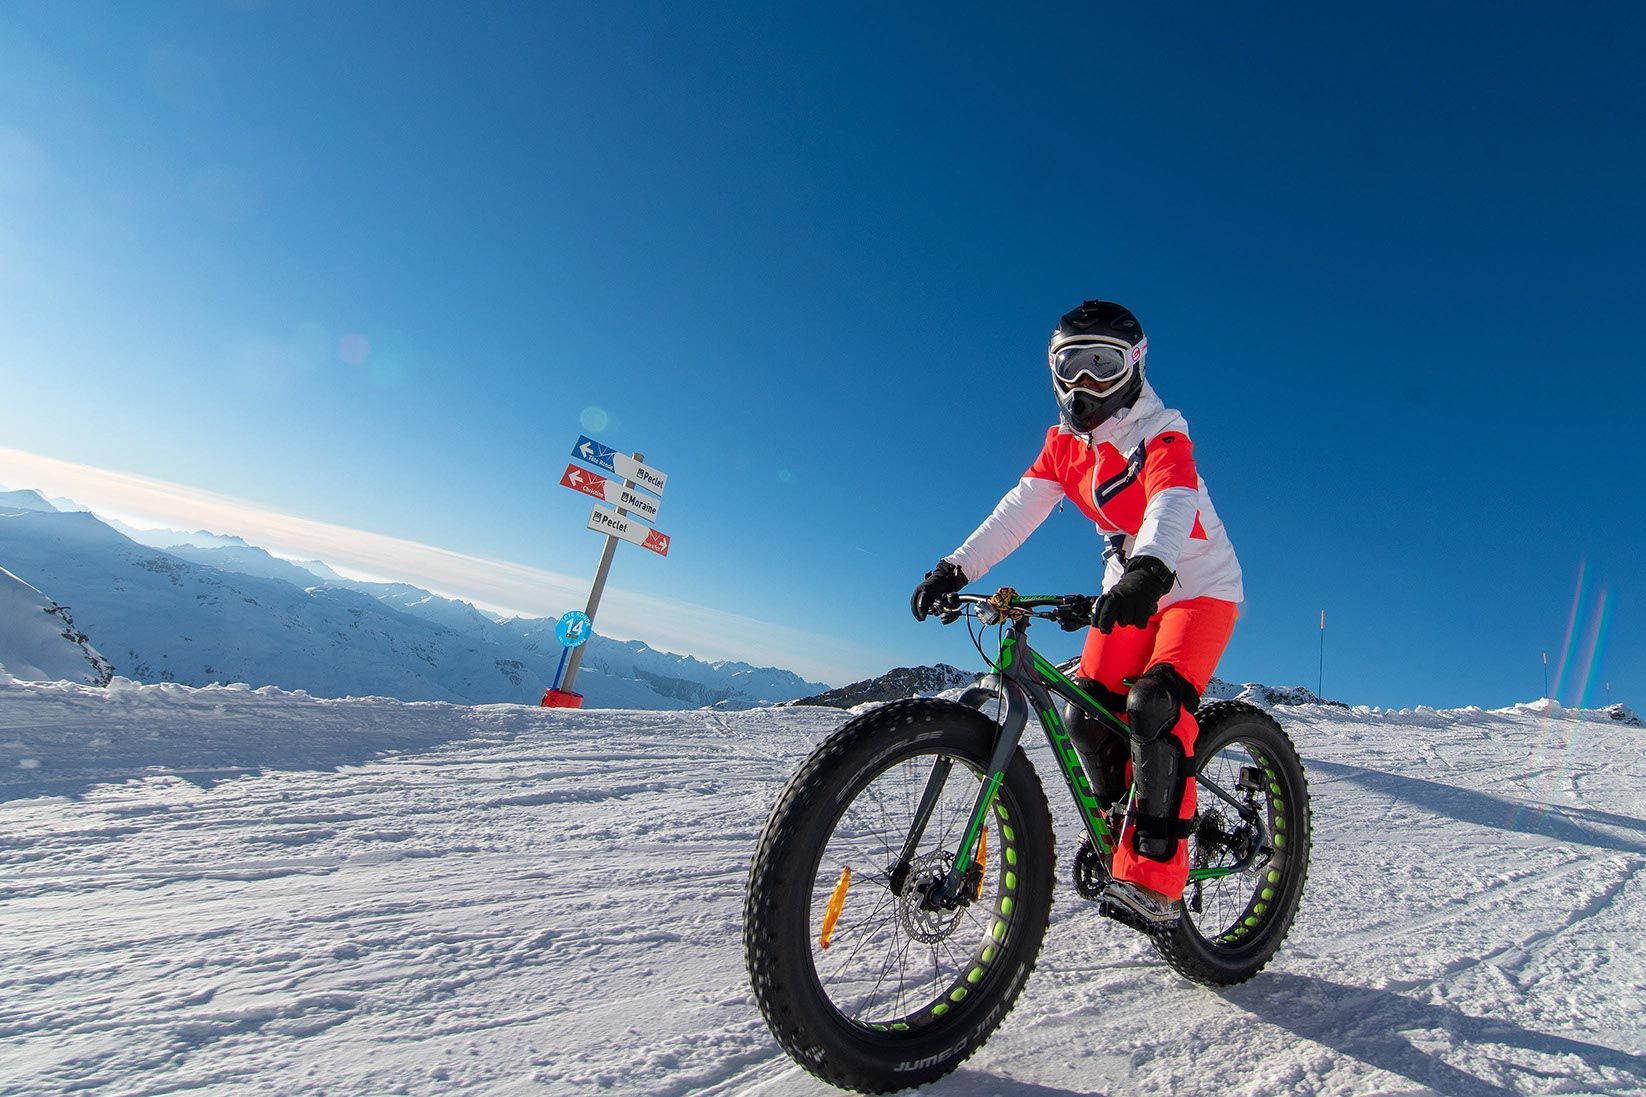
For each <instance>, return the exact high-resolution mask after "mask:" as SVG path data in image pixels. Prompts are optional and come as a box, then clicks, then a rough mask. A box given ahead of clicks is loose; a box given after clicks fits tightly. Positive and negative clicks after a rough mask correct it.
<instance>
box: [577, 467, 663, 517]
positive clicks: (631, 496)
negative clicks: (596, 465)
mask: <svg viewBox="0 0 1646 1097" xmlns="http://www.w3.org/2000/svg"><path fill="white" fill-rule="evenodd" d="M560 483H561V485H562V486H564V487H568V488H571V489H572V490H573V491H580V492H582V493H583V494H584V495H592V496H594V497H595V498H596V499H604V500H605V501H606V502H608V503H616V504H617V505H618V506H620V507H623V508H624V509H625V510H632V511H634V512H635V513H636V514H638V515H639V516H640V517H642V518H644V519H645V520H646V521H648V522H655V521H657V500H655V499H653V498H651V497H650V496H648V495H645V494H643V493H641V492H638V491H634V490H632V489H631V488H628V487H626V486H624V485H623V484H622V483H620V482H619V481H617V480H612V479H609V478H607V477H605V476H601V475H600V474H599V473H596V472H590V471H589V470H588V469H581V468H578V467H577V466H576V465H567V466H566V471H565V472H564V473H562V474H561V476H560Z"/></svg>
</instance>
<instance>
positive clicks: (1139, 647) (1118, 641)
mask: <svg viewBox="0 0 1646 1097" xmlns="http://www.w3.org/2000/svg"><path fill="white" fill-rule="evenodd" d="M1239 614H1240V609H1239V607H1238V606H1236V605H1235V603H1233V602H1226V601H1224V600H1223V599H1221V598H1190V599H1188V600H1187V601H1183V602H1174V603H1173V604H1172V605H1169V606H1167V607H1166V608H1165V609H1163V610H1161V611H1160V612H1159V613H1157V614H1155V615H1154V616H1153V617H1151V618H1150V619H1149V623H1148V624H1147V625H1145V626H1144V627H1142V628H1125V627H1122V628H1117V629H1115V630H1114V631H1113V632H1111V633H1109V634H1108V635H1106V636H1105V635H1104V634H1103V633H1101V632H1098V631H1097V630H1096V629H1095V628H1094V629H1092V630H1091V631H1090V632H1088V633H1087V634H1086V648H1085V650H1084V651H1082V652H1081V653H1080V671H1079V673H1080V674H1082V675H1084V676H1085V677H1087V678H1096V679H1097V680H1098V681H1099V682H1102V683H1103V685H1104V686H1105V687H1107V688H1109V689H1111V690H1113V691H1114V692H1116V693H1119V694H1121V695H1124V694H1125V693H1126V688H1127V686H1126V683H1127V680H1128V679H1133V678H1136V677H1137V676H1138V675H1140V674H1142V673H1143V672H1144V671H1146V670H1148V669H1149V668H1150V667H1153V666H1158V665H1160V664H1161V663H1170V664H1171V666H1172V669H1174V670H1176V671H1177V672H1178V673H1179V674H1181V675H1182V676H1183V677H1184V678H1186V679H1188V681H1189V684H1190V685H1192V686H1194V688H1195V691H1196V692H1197V693H1205V692H1206V685H1207V683H1209V682H1210V681H1211V678H1212V671H1213V670H1215V669H1216V668H1217V661H1218V659H1219V658H1221V657H1222V655H1223V649H1224V648H1226V647H1228V645H1229V637H1230V636H1231V635H1233V634H1234V625H1235V618H1236V617H1237V616H1239ZM1199 732H1200V725H1199V724H1197V723H1195V718H1194V716H1193V715H1192V714H1191V713H1190V712H1189V711H1188V710H1187V709H1184V710H1183V711H1182V712H1181V713H1180V714H1179V715H1178V719H1177V724H1176V726H1174V727H1173V728H1172V734H1173V735H1175V736H1177V739H1178V741H1179V742H1180V743H1182V744H1183V755H1184V757H1185V758H1186V759H1187V761H1186V763H1185V765H1186V766H1187V767H1188V770H1189V771H1192V770H1193V768H1194V744H1195V736H1196V735H1198V734H1199ZM1194 813H1195V783H1194V779H1193V778H1189V779H1188V780H1187V781H1186V782H1185V783H1184V788H1183V808H1182V810H1181V811H1180V812H1179V813H1178V817H1179V818H1181V819H1193V818H1194ZM1114 874H1115V875H1116V876H1118V877H1119V878H1120V879H1122V880H1130V881H1131V882H1132V883H1134V884H1142V885H1143V886H1144V887H1146V888H1152V889H1153V890H1155V891H1158V892H1161V893H1162V894H1164V895H1169V896H1171V897H1173V898H1176V897H1177V896H1179V895H1182V894H1183V886H1184V885H1185V884H1186V883H1188V881H1189V849H1188V843H1187V842H1179V843H1178V844H1177V854H1176V856H1174V857H1173V858H1172V859H1171V860H1170V861H1155V860H1151V859H1150V858H1148V857H1144V856H1141V855H1140V854H1138V853H1137V852H1136V851H1135V850H1133V849H1132V843H1131V841H1130V840H1129V839H1128V840H1127V841H1124V842H1121V843H1120V844H1119V845H1117V846H1116V847H1115V851H1114Z"/></svg>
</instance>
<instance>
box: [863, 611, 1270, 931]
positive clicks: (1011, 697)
mask: <svg viewBox="0 0 1646 1097" xmlns="http://www.w3.org/2000/svg"><path fill="white" fill-rule="evenodd" d="M1004 593H1005V592H1004V591H1003V592H1002V594H1004ZM1022 601H1024V602H1044V601H1047V600H1046V599H1040V598H1024V599H1022ZM1028 627H1029V615H1028V614H1023V615H1021V616H1018V617H1016V618H1014V619H1013V620H1012V621H1011V624H1010V632H1009V633H1008V634H1007V635H1006V636H1004V637H1003V638H1002V639H1001V643H1000V654H999V655H998V656H997V657H996V659H995V663H994V667H993V671H994V674H993V675H992V677H994V678H995V680H996V682H997V686H996V687H995V688H990V687H988V686H978V687H974V688H973V689H972V690H969V691H968V692H967V694H966V695H965V696H963V697H962V698H961V700H962V703H969V704H972V705H973V706H974V707H977V706H979V705H980V703H983V704H986V703H988V701H989V700H991V699H997V698H998V699H1003V700H1004V702H1005V706H1006V711H1005V714H1004V716H1003V717H1002V718H1001V720H1000V736H999V738H997V739H996V740H995V748H994V752H993V754H992V755H991V756H990V759H989V771H988V773H987V774H985V775H984V779H983V787H982V788H981V789H980V790H979V791H978V796H977V801H976V804H975V806H974V807H973V808H972V813H971V817H970V820H969V821H968V823H967V825H966V829H965V832H964V837H963V838H962V839H961V843H960V848H959V849H958V850H956V851H955V857H954V862H953V864H952V865H951V866H950V869H949V873H948V876H947V878H946V879H945V880H944V882H943V887H942V889H941V891H937V892H934V894H933V896H932V898H933V900H934V901H941V902H946V903H954V902H956V901H958V898H959V896H960V894H961V891H962V888H963V886H964V884H965V880H966V876H967V874H968V873H969V872H970V871H971V868H972V865H973V863H974V861H975V859H976V851H977V841H978V834H979V832H980V831H981V830H982V828H983V826H984V823H985V822H986V820H987V818H988V814H989V810H990V808H991V807H992V806H993V805H994V798H995V794H996V793H997V792H998V791H999V789H1000V783H1001V782H1002V781H1004V780H1005V778H1006V767H1007V765H1009V764H1010V762H1011V759H1012V753H1013V752H1014V751H1015V750H1016V749H1017V745H1018V743H1019V742H1020V741H1021V740H1022V737H1023V731H1024V729H1025V728H1026V727H1027V726H1028V714H1029V712H1030V711H1033V713H1034V714H1035V716H1036V717H1037V718H1038V719H1039V721H1040V726H1041V729H1042V730H1043V731H1045V733H1046V739H1047V741H1048V742H1049V743H1050V744H1051V748H1052V755H1053V757H1055V758H1056V759H1057V763H1058V769H1059V770H1060V771H1061V772H1062V774H1063V780H1064V782H1065V783H1066V784H1067V785H1068V786H1069V792H1070V794H1071V795H1072V796H1073V797H1074V802H1075V807H1076V809H1077V811H1078V812H1079V814H1080V822H1081V824H1082V825H1083V826H1084V827H1085V828H1086V833H1087V835H1088V836H1090V838H1091V840H1092V843H1093V845H1094V846H1096V847H1097V848H1098V849H1100V850H1102V851H1103V852H1104V853H1112V852H1113V850H1114V846H1115V840H1114V838H1113V836H1112V832H1111V831H1110V829H1109V824H1108V820H1106V819H1105V818H1104V817H1103V805H1102V804H1100V803H1098V800H1097V796H1096V795H1095V794H1094V793H1093V792H1092V786H1091V781H1090V780H1089V779H1088V777H1087V775H1086V771H1085V769H1084V767H1083V766H1082V765H1081V761H1080V755H1079V753H1078V752H1077V751H1076V750H1075V746H1074V742H1073V740H1072V739H1070V737H1069V732H1068V729H1067V728H1066V727H1065V726H1064V723H1063V717H1062V715H1061V714H1060V713H1059V712H1058V710H1057V707H1056V705H1055V704H1054V702H1053V698H1054V697H1057V698H1061V699H1062V700H1064V701H1067V702H1068V703H1069V704H1070V705H1072V706H1073V707H1074V708H1076V709H1078V710H1079V711H1081V712H1083V713H1085V714H1087V715H1088V716H1091V717H1092V718H1094V719H1095V720H1097V722H1098V724H1099V726H1101V727H1102V728H1103V729H1104V730H1106V731H1108V732H1110V733H1111V734H1114V735H1118V736H1120V737H1121V738H1122V739H1125V740H1126V741H1127V742H1130V741H1131V731H1130V729H1129V728H1127V726H1126V724H1125V723H1124V722H1122V721H1121V719H1120V718H1119V717H1118V716H1116V715H1115V714H1114V713H1112V712H1110V711H1109V710H1108V709H1107V708H1105V707H1103V705H1102V704H1100V703H1099V702H1098V701H1097V700H1095V699H1094V698H1093V697H1092V696H1091V695H1090V694H1088V693H1087V692H1086V691H1085V690H1083V689H1081V688H1080V687H1079V686H1078V685H1076V684H1075V683H1074V682H1072V681H1070V680H1069V678H1068V676H1067V675H1065V674H1064V673H1063V672H1062V671H1060V670H1058V669H1057V667H1055V666H1053V665H1052V664H1051V663H1050V662H1049V661H1048V660H1046V659H1045V658H1044V657H1042V656H1041V655H1040V654H1039V653H1038V652H1036V651H1034V650H1033V649H1032V648H1031V647H1030V646H1029V639H1028ZM952 764H953V763H952V762H951V761H950V760H949V759H947V758H943V759H939V760H938V762H937V764H936V765H934V766H933V767H932V773H931V776H930V777H928V778H927V781H926V788H925V790H924V792H923V793H922V794H921V798H920V803H919V806H918V807H917V808H916V810H915V818H914V822H913V825H912V826H911V827H910V830H909V836H908V839H907V841H906V842H905V843H904V847H903V851H902V853H901V854H900V856H899V858H898V863H897V865H896V866H895V868H894V869H893V871H892V880H891V883H892V888H893V890H894V891H896V890H899V889H900V888H901V886H902V882H903V879H904V877H905V876H906V875H907V873H908V866H909V863H910V861H911V859H912V858H913V857H914V855H915V851H916V850H917V849H918V848H919V845H920V839H921V838H922V837H923V835H924V833H925V829H926V824H927V822H928V821H929V820H930V818H931V813H932V809H933V807H934V806H935V804H936V803H937V798H938V796H939V794H940V793H941V792H942V789H943V785H944V783H945V782H946V781H947V779H948V775H949V770H950V769H951V768H952ZM1196 783H1197V785H1198V787H1200V788H1203V789H1206V790H1207V791H1209V792H1211V793H1212V794H1213V795H1215V796H1217V797H1218V798H1220V799H1222V800H1224V801H1227V802H1228V803H1229V804H1230V805H1231V806H1232V807H1233V808H1234V809H1235V810H1236V811H1237V812H1238V813H1239V814H1240V815H1241V816H1242V817H1243V818H1248V819H1250V817H1251V816H1252V814H1253V809H1252V808H1251V806H1250V805H1247V804H1242V803H1241V802H1240V801H1239V800H1237V799H1236V798H1235V797H1234V796H1232V795H1231V794H1230V793H1229V792H1228V791H1227V790H1225V789H1223V788H1220V787H1219V786H1218V785H1217V784H1216V783H1215V782H1213V781H1212V780H1210V779H1209V778H1207V777H1204V776H1197V777H1196ZM1245 867H1246V864H1245V863H1244V862H1243V863H1241V864H1237V865H1230V866H1219V867H1216V868H1199V869H1190V871H1189V880H1190V882H1191V883H1193V882H1195V881H1198V880H1213V879H1218V878H1220V877H1223V876H1228V875H1231V874H1233V873H1236V872H1239V871H1241V870H1242V869H1244V868H1245Z"/></svg>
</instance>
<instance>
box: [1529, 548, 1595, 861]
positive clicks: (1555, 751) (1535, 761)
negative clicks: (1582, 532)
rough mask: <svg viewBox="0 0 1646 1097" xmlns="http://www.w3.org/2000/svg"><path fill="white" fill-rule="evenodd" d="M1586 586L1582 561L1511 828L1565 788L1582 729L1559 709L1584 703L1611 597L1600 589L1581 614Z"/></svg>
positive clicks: (1545, 807)
mask: <svg viewBox="0 0 1646 1097" xmlns="http://www.w3.org/2000/svg"><path fill="white" fill-rule="evenodd" d="M1587 581H1588V566H1587V561H1584V562H1583V563H1580V564H1579V566H1578V573H1577V589H1576V591H1575V592H1574V593H1573V595H1572V611H1571V614H1570V616H1569V617H1568V618H1567V622H1566V638H1565V640H1564V641H1563V642H1562V643H1561V647H1560V660H1559V662H1558V664H1557V665H1556V668H1555V679H1554V686H1553V688H1552V689H1551V690H1550V693H1551V694H1552V696H1551V697H1550V698H1548V699H1547V700H1546V701H1545V703H1546V704H1547V705H1548V708H1547V710H1546V711H1545V712H1544V713H1543V718H1542V720H1541V721H1540V724H1539V728H1538V737H1537V743H1536V745H1535V746H1534V747H1533V750H1532V753H1531V767H1530V775H1531V778H1532V780H1531V783H1530V784H1531V787H1528V789H1527V791H1526V796H1525V797H1523V798H1522V799H1521V801H1520V803H1519V804H1517V805H1516V806H1515V809H1514V810H1513V811H1512V812H1511V813H1510V816H1509V824H1510V827H1511V829H1512V828H1513V826H1514V824H1515V821H1516V820H1517V819H1518V818H1519V817H1520V813H1521V812H1522V811H1523V810H1525V809H1526V808H1528V807H1532V808H1534V810H1536V811H1537V812H1538V814H1540V815H1541V814H1543V813H1544V812H1546V811H1547V810H1548V809H1549V806H1550V802H1551V800H1552V799H1553V796H1554V794H1555V793H1556V792H1557V791H1558V790H1559V788H1561V787H1563V786H1564V787H1570V781H1569V780H1568V765H1567V763H1568V759H1569V758H1570V756H1571V752H1572V747H1573V745H1574V742H1575V740H1576V738H1577V737H1578V735H1580V734H1581V733H1582V724H1581V723H1580V722H1578V721H1575V720H1567V719H1562V718H1561V716H1560V709H1561V708H1562V707H1564V708H1568V709H1573V710H1580V709H1582V708H1584V707H1585V705H1586V704H1587V702H1588V695H1589V692H1590V690H1591V689H1593V688H1594V683H1595V680H1596V678H1597V677H1598V675H1599V670H1600V667H1601V664H1602V662H1603V656H1604V654H1605V649H1606V634H1607V625H1608V623H1609V617H1610V615H1609V611H1610V609H1611V592H1610V591H1608V590H1607V589H1606V588H1605V587H1601V588H1600V589H1599V591H1598V593H1597V595H1596V596H1595V598H1594V605H1593V609H1592V610H1591V611H1589V612H1588V613H1587V614H1585V612H1584V604H1585V601H1586V599H1585V595H1586V593H1587V592H1586V590H1585V587H1586V586H1587ZM1585 620H1587V624H1586V625H1585V626H1584V627H1583V628H1582V629H1581V630H1580V629H1579V627H1578V626H1579V622H1582V621H1585ZM1568 687H1573V688H1568ZM1562 697H1565V701H1564V703H1563V702H1562V701H1561V700H1560V699H1561V698H1562Z"/></svg>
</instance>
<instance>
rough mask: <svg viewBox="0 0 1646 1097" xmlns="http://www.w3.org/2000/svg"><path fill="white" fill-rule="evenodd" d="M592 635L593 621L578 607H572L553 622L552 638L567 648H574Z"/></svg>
mask: <svg viewBox="0 0 1646 1097" xmlns="http://www.w3.org/2000/svg"><path fill="white" fill-rule="evenodd" d="M593 635H594V622H593V621H590V620H589V615H588V614H586V613H584V612H583V611H582V610H580V609H574V610H572V611H571V612H570V613H567V614H565V615H564V616H562V617H561V618H560V620H558V621H556V622H555V623H554V638H555V639H556V640H559V641H560V642H561V643H562V644H565V645H566V646H567V647H569V648H575V647H578V646H580V645H581V644H583V643H584V642H586V641H587V640H588V638H589V637H590V636H593Z"/></svg>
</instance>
